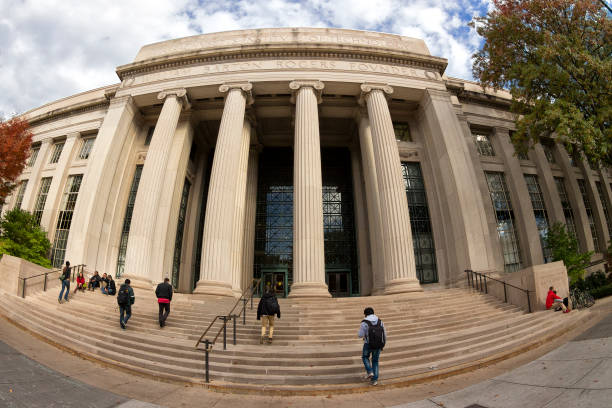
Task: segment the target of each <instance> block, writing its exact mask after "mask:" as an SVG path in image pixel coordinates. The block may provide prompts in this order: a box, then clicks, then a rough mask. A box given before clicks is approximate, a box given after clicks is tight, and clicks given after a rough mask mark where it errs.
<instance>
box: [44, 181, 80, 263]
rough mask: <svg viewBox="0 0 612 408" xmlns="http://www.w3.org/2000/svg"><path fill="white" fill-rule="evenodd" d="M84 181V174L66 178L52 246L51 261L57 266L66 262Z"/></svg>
mask: <svg viewBox="0 0 612 408" xmlns="http://www.w3.org/2000/svg"><path fill="white" fill-rule="evenodd" d="M82 181H83V175H82V174H74V175H71V176H69V177H68V180H66V186H65V188H64V194H63V195H62V202H61V204H60V209H59V211H58V214H57V225H56V229H55V238H54V240H53V246H52V247H51V263H52V264H53V267H55V268H59V267H61V266H62V264H63V263H64V258H65V256H66V245H67V243H68V235H69V234H70V226H71V225H72V215H73V214H74V207H75V206H76V201H77V198H78V196H79V190H80V188H81V182H82Z"/></svg>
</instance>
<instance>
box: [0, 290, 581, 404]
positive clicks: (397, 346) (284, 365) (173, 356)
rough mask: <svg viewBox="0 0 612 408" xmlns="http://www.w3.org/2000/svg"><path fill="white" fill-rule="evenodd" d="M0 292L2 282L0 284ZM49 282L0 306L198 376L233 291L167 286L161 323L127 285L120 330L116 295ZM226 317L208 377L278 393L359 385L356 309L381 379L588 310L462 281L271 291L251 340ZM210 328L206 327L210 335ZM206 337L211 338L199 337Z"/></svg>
mask: <svg viewBox="0 0 612 408" xmlns="http://www.w3.org/2000/svg"><path fill="white" fill-rule="evenodd" d="M0 292H1V291H0ZM57 292H58V291H57V290H55V289H52V290H49V291H47V292H42V293H39V294H37V295H33V296H28V297H26V298H25V299H22V298H19V297H15V296H11V295H8V294H6V293H0V315H4V316H6V317H7V318H8V319H9V320H10V321H11V322H13V323H15V324H17V325H20V326H22V327H24V328H25V329H27V330H29V331H30V332H32V333H34V334H35V335H37V336H39V337H41V338H44V339H45V340H46V341H48V342H50V343H52V344H54V345H56V346H58V347H61V348H64V349H68V350H69V351H71V352H73V353H76V354H77V355H80V356H82V357H84V358H88V359H91V360H95V361H98V362H100V363H103V364H108V365H112V366H118V367H120V368H122V369H124V370H129V371H131V372H133V373H135V374H139V375H145V376H153V377H156V378H160V379H164V380H171V381H180V382H185V383H201V384H205V380H204V379H205V371H204V350H203V346H200V347H199V348H198V349H196V348H195V347H194V346H195V344H196V342H197V340H198V338H199V337H200V335H201V334H202V332H203V330H204V329H205V328H206V327H207V326H208V325H209V323H210V322H211V321H212V320H213V319H214V317H215V316H217V315H222V314H226V313H227V312H228V311H229V310H230V309H231V308H232V306H233V305H234V303H235V300H234V299H228V298H220V297H195V296H189V295H181V294H176V295H175V299H174V301H173V302H172V311H171V313H170V317H169V318H168V321H167V324H166V326H165V327H164V328H160V327H159V324H158V322H157V303H156V299H155V296H154V294H153V291H152V290H151V291H145V290H141V289H135V295H136V302H135V305H134V306H133V309H132V314H133V315H132V318H131V319H130V321H129V323H128V328H127V330H122V329H121V328H120V327H119V317H118V316H119V313H118V307H117V303H116V298H115V297H110V296H105V295H103V294H101V293H100V292H99V291H97V292H85V293H81V292H79V293H77V294H76V295H72V294H71V298H70V301H69V302H68V303H63V304H61V305H60V304H58V302H57ZM257 300H258V299H255V307H254V308H253V309H252V310H251V309H250V308H249V307H248V306H247V313H246V324H245V325H244V326H243V325H242V319H240V320H238V321H237V323H238V324H237V335H236V337H237V345H235V346H234V345H232V335H233V333H232V326H233V322H230V323H229V324H228V330H227V339H228V345H227V350H223V346H222V340H221V339H222V335H221V336H220V337H219V340H217V343H216V344H215V345H214V347H213V350H212V352H211V353H210V380H211V381H210V383H208V384H206V385H207V386H208V387H211V388H213V389H216V390H219V391H235V392H248V391H250V390H252V391H255V392H261V391H262V390H263V391H268V392H270V393H278V394H294V395H299V394H304V395H308V394H314V393H318V392H355V391H363V390H366V389H367V387H368V385H367V383H364V382H362V380H361V377H362V376H363V374H364V370H363V365H362V362H361V347H362V342H361V340H360V339H358V338H357V330H358V327H359V324H360V321H361V320H362V319H363V309H364V307H366V306H371V307H373V308H374V310H375V312H376V314H377V315H378V316H379V317H381V318H382V320H383V322H384V323H385V326H386V328H387V334H388V342H387V346H386V347H385V349H384V351H383V353H382V354H381V360H380V373H381V374H380V380H379V381H380V382H379V385H382V386H398V385H406V384H410V383H415V382H423V381H427V379H433V378H441V377H444V376H448V375H452V374H456V373H461V372H465V371H468V370H472V369H475V368H478V367H481V366H483V365H486V364H490V363H493V362H496V361H499V360H501V359H504V358H508V357H510V356H513V355H516V354H518V353H520V352H522V351H526V350H529V349H531V348H533V347H536V346H538V345H540V344H542V343H543V342H545V341H548V340H550V339H551V338H552V337H553V336H557V335H559V334H562V333H564V332H565V331H567V330H570V329H571V328H573V327H575V326H577V325H578V324H581V323H582V322H584V321H585V320H586V319H589V312H588V311H573V312H572V313H569V314H562V313H553V312H550V311H547V312H537V313H532V314H528V313H525V312H524V311H523V310H521V309H519V308H517V307H515V306H512V305H509V304H506V303H503V302H500V301H498V300H497V299H495V298H493V297H491V296H486V295H482V294H479V293H476V292H471V291H469V290H468V289H440V290H435V291H425V292H422V293H411V294H405V295H392V296H373V297H357V298H336V299H325V300H321V299H317V300H314V299H311V300H292V299H280V300H279V303H280V306H281V311H282V314H281V319H280V320H278V319H277V320H276V323H275V332H274V341H273V344H263V345H261V344H259V334H260V326H259V322H258V321H257V320H256V306H257ZM216 332H217V326H215V327H213V329H212V330H211V333H212V334H213V335H214V334H216ZM209 338H210V339H212V337H210V336H209Z"/></svg>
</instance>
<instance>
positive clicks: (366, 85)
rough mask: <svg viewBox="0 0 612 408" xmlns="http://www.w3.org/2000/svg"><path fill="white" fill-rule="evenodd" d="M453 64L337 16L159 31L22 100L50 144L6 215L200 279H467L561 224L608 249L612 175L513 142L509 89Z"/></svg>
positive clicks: (534, 255)
mask: <svg viewBox="0 0 612 408" xmlns="http://www.w3.org/2000/svg"><path fill="white" fill-rule="evenodd" d="M446 65H447V61H446V60H445V59H443V58H439V57H434V56H431V55H430V53H429V51H428V49H427V46H426V45H425V43H424V42H423V41H421V40H417V39H413V38H406V37H401V36H397V35H391V34H381V33H372V32H361V31H353V30H341V29H312V28H295V29H286V28H281V29H262V30H243V31H232V32H225V33H218V34H206V35H200V36H195V37H188V38H181V39H177V40H171V41H164V42H161V43H156V44H151V45H147V46H144V47H143V48H142V49H141V50H140V52H139V53H138V55H137V56H136V58H135V60H134V62H132V63H130V64H126V65H122V66H119V67H118V68H117V75H118V77H119V79H120V83H118V84H115V85H111V86H107V87H104V88H100V89H96V90H93V91H89V92H85V93H82V94H78V95H73V96H70V97H67V98H65V99H62V100H59V101H56V102H52V103H50V104H47V105H45V106H42V107H40V108H37V109H33V110H31V111H29V112H26V113H25V114H24V115H23V117H25V118H27V119H28V120H29V121H30V123H31V126H32V130H33V133H34V135H35V137H34V140H35V143H34V145H33V147H32V149H33V152H32V156H31V158H30V160H29V164H28V167H27V169H26V171H24V173H23V174H22V175H21V178H20V180H21V181H20V184H19V186H18V188H17V189H16V191H15V193H14V194H13V196H12V197H11V199H9V201H8V204H7V205H5V208H4V210H5V211H6V209H7V208H13V207H21V208H23V209H26V210H29V211H32V212H33V213H34V214H35V215H36V217H37V219H38V220H39V222H40V224H41V226H42V227H44V228H45V229H46V230H47V231H48V235H49V239H50V240H51V242H52V243H53V249H52V254H51V256H52V260H53V263H54V264H55V265H56V266H58V265H60V264H61V263H62V262H63V261H64V260H70V261H71V262H72V263H73V264H79V263H84V264H86V265H87V266H88V269H89V270H98V271H100V273H102V272H106V273H112V274H114V275H117V276H129V277H130V278H131V279H132V282H134V283H136V284H137V285H141V286H150V285H151V284H153V283H156V282H159V281H161V280H162V279H163V278H164V277H169V278H171V281H172V284H173V285H174V286H175V287H176V288H177V290H179V291H181V292H185V293H190V292H193V293H202V294H219V295H227V296H233V295H235V294H237V293H240V291H241V290H243V289H244V288H246V287H247V286H248V285H249V284H250V283H251V279H252V278H253V277H263V278H264V281H266V282H270V283H271V284H273V285H274V286H275V287H276V289H277V291H278V292H279V294H280V295H281V296H282V295H288V296H292V297H299V296H302V297H308V296H330V294H331V295H333V296H355V295H369V294H390V293H400V292H409V291H419V290H422V288H423V287H424V285H429V284H436V283H438V284H440V285H442V286H452V285H453V284H455V283H456V282H458V281H462V280H463V279H464V272H463V271H464V270H465V269H468V268H469V269H473V270H477V271H499V272H503V271H516V270H519V269H521V268H524V267H528V266H533V265H538V264H542V263H545V262H547V261H549V260H550V257H549V254H548V253H547V252H546V251H545V250H543V245H542V240H541V236H542V235H544V234H545V233H546V230H547V228H548V226H549V225H550V224H552V223H553V222H556V221H561V222H564V223H566V224H567V226H568V227H569V228H570V229H571V230H573V231H575V233H576V235H577V237H578V240H579V242H580V244H581V246H582V248H583V249H585V250H586V249H590V250H595V252H596V253H601V252H602V250H603V249H604V248H605V247H606V245H607V242H608V240H609V239H610V235H611V233H612V229H611V223H610V219H609V209H610V205H611V203H612V192H611V188H610V182H611V181H612V180H611V179H610V177H609V175H608V174H607V173H606V172H605V171H603V170H593V169H591V168H590V167H589V166H588V164H586V163H585V162H584V161H580V160H573V159H572V158H571V157H569V156H568V154H567V152H566V150H565V149H564V148H563V146H561V145H559V144H554V143H550V144H542V145H537V146H536V147H535V149H533V150H531V151H530V152H529V154H528V156H517V155H516V154H515V152H514V149H513V146H512V145H511V143H510V138H509V134H510V132H512V129H513V128H514V122H513V117H512V115H511V114H510V113H509V110H508V108H509V95H508V94H506V93H504V92H493V91H486V92H485V91H483V90H482V89H481V88H480V87H479V86H478V85H477V84H475V83H472V82H469V81H464V80H459V79H454V78H448V77H446V76H445V75H444V71H445V68H446ZM597 256H599V257H601V255H600V254H596V255H595V257H597Z"/></svg>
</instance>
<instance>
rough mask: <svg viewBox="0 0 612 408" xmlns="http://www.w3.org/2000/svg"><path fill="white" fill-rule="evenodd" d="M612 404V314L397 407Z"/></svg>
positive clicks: (546, 407)
mask: <svg viewBox="0 0 612 408" xmlns="http://www.w3.org/2000/svg"><path fill="white" fill-rule="evenodd" d="M610 406H612V314H608V315H607V316H606V317H604V318H603V320H601V321H600V322H599V323H598V324H596V325H595V326H594V327H592V328H590V329H589V330H587V331H586V332H584V333H583V334H581V335H580V336H578V337H576V338H575V339H574V340H573V341H571V342H569V343H567V344H565V345H564V346H562V347H560V348H558V349H556V350H554V351H552V352H550V353H548V354H546V355H544V356H542V357H540V358H538V359H537V360H535V361H533V362H531V363H529V364H526V365H524V366H522V367H519V368H517V369H515V370H512V371H510V372H508V373H506V374H503V375H500V376H497V377H495V378H492V379H490V380H487V381H483V382H481V383H479V384H476V385H473V386H470V387H467V388H465V389H463V390H460V391H455V392H452V393H450V394H446V395H440V396H437V397H433V398H429V399H426V400H422V401H418V402H413V403H409V404H401V405H396V406H395V407H394V408H439V407H445V408H467V407H473V408H478V407H486V408H506V407H507V408H511V407H529V408H553V407H602V408H608V407H610Z"/></svg>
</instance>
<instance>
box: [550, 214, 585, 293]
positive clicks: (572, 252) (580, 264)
mask: <svg viewBox="0 0 612 408" xmlns="http://www.w3.org/2000/svg"><path fill="white" fill-rule="evenodd" d="M546 242H547V244H548V247H549V248H550V250H551V252H552V258H553V261H563V263H564V264H565V268H566V269H567V275H568V276H569V278H570V284H573V283H575V282H576V281H577V280H578V279H581V278H582V276H583V275H584V272H585V269H586V268H587V267H588V266H589V263H590V261H591V255H593V252H592V251H588V252H580V249H579V248H578V240H577V239H576V237H575V236H574V234H570V233H568V232H567V230H566V229H565V225H564V224H563V223H560V222H556V223H554V224H553V225H552V226H551V227H550V228H549V229H548V235H547V236H546Z"/></svg>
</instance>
